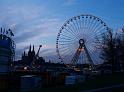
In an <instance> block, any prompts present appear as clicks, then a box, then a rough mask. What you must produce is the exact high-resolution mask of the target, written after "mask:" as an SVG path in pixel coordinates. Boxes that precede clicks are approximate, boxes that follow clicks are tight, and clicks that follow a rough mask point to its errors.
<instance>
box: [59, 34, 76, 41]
mask: <svg viewBox="0 0 124 92" xmlns="http://www.w3.org/2000/svg"><path fill="white" fill-rule="evenodd" d="M61 36H62V37H63V36H64V37H65V38H69V39H74V40H75V38H73V37H69V36H68V35H67V34H61Z"/></svg>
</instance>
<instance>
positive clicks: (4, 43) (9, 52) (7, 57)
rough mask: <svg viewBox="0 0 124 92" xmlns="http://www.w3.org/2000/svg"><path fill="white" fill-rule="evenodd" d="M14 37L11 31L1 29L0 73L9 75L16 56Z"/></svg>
mask: <svg viewBox="0 0 124 92" xmlns="http://www.w3.org/2000/svg"><path fill="white" fill-rule="evenodd" d="M13 36H14V34H13V32H12V30H11V29H8V30H6V29H5V28H1V29H0V73H8V72H9V71H10V64H11V62H12V61H13V60H14V56H15V43H14V41H13V39H12V37H13Z"/></svg>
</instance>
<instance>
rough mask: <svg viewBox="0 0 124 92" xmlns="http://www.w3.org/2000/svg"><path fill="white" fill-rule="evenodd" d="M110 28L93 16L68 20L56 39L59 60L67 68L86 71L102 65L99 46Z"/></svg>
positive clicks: (82, 16)
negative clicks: (85, 69) (85, 67)
mask: <svg viewBox="0 0 124 92" xmlns="http://www.w3.org/2000/svg"><path fill="white" fill-rule="evenodd" d="M108 30H109V28H108V26H107V25H106V23H104V22H103V21H102V20H101V19H100V18H98V17H96V16H93V15H89V14H86V15H79V16H75V17H72V18H70V19H69V20H67V21H66V22H65V23H64V25H63V26H62V27H61V28H60V30H59V33H58V35H57V39H56V51H57V53H58V56H59V59H60V60H61V62H63V63H64V64H65V65H66V66H68V67H70V68H73V69H76V68H78V69H79V66H80V65H82V67H80V70H81V69H84V67H83V65H84V64H86V65H89V66H88V69H89V70H93V69H94V65H95V64H99V63H101V60H100V58H99V53H100V49H99V44H98V41H100V40H102V35H103V34H104V33H105V32H106V31H108Z"/></svg>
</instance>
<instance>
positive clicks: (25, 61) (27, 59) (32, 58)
mask: <svg viewBox="0 0 124 92" xmlns="http://www.w3.org/2000/svg"><path fill="white" fill-rule="evenodd" d="M33 62H34V63H35V64H36V65H39V64H41V63H44V62H45V60H44V59H43V57H39V58H36V52H35V50H34V46H33V49H32V48H31V45H30V47H29V51H28V53H26V52H25V51H24V52H23V54H22V57H21V60H18V61H15V62H14V63H13V65H18V66H30V65H31V64H32V63H33Z"/></svg>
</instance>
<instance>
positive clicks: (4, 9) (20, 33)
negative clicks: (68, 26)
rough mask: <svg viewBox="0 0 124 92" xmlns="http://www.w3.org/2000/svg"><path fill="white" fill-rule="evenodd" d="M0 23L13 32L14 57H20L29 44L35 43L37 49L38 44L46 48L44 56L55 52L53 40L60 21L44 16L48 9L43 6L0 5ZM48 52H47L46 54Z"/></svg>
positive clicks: (54, 40) (43, 48)
mask: <svg viewBox="0 0 124 92" xmlns="http://www.w3.org/2000/svg"><path fill="white" fill-rule="evenodd" d="M0 12H1V13H0V20H1V21H0V25H1V27H4V28H7V29H8V28H11V29H12V30H13V32H14V34H15V36H14V38H13V39H14V41H15V44H16V56H15V57H16V59H20V57H21V54H22V52H23V51H24V50H26V51H27V50H28V47H29V45H30V44H31V45H33V44H34V45H35V49H36V51H37V49H38V46H39V45H40V44H42V45H43V47H42V50H46V51H47V52H45V53H44V56H47V57H49V56H50V54H51V51H54V52H55V42H56V36H57V33H58V30H59V27H60V26H61V24H62V21H61V20H60V19H59V18H55V17H49V16H45V15H47V14H48V12H49V10H48V9H47V8H46V7H45V6H43V5H42V6H40V5H35V4H28V5H27V4H24V5H22V4H17V5H16V4H15V5H14V4H13V5H7V4H6V5H4V6H0ZM47 53H48V54H47Z"/></svg>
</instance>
